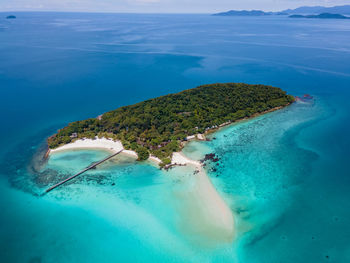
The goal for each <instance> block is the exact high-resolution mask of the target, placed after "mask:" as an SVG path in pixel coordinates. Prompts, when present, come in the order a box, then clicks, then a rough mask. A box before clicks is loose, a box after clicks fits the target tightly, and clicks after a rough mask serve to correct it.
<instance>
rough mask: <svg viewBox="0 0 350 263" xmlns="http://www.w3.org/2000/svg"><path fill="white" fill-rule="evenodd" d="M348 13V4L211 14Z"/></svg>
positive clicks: (349, 13)
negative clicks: (274, 10)
mask: <svg viewBox="0 0 350 263" xmlns="http://www.w3.org/2000/svg"><path fill="white" fill-rule="evenodd" d="M324 13H329V14H340V15H350V5H343V6H333V7H324V6H302V7H298V8H295V9H286V10H283V11H279V12H267V11H262V10H230V11H227V12H221V13H216V14H213V15H214V16H269V15H318V14H324Z"/></svg>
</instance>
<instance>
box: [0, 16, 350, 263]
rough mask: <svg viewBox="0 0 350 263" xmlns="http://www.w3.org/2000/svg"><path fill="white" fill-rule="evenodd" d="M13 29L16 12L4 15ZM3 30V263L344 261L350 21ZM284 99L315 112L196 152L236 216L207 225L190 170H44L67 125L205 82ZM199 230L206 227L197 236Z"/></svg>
mask: <svg viewBox="0 0 350 263" xmlns="http://www.w3.org/2000/svg"><path fill="white" fill-rule="evenodd" d="M0 15H1V17H6V15H7V14H6V13H2V14H1V13H0ZM16 16H17V19H15V20H11V21H9V20H6V19H2V20H1V19H0V90H1V96H0V110H1V113H2V122H1V129H0V133H1V134H0V135H1V136H0V138H1V148H0V157H1V166H0V167H1V168H0V193H1V196H0V197H1V198H0V211H1V216H0V261H1V262H6V263H7V262H31V263H34V262H42V263H46V262H64V263H67V262H241V263H256V262H259V263H260V262H262V263H264V262H266V263H275V262H276V263H277V262H283V263H289V262H290V263H292V262H293V263H296V262H337V263H338V262H341V263H342V262H344V263H346V262H349V261H350V246H349V240H350V229H349V227H348V226H349V224H350V204H349V202H348V200H350V176H349V175H350V174H349V169H348V163H349V160H350V139H349V134H350V106H349V103H348V100H349V95H350V90H349V88H350V63H349V61H350V23H349V21H334V20H311V19H310V20H307V21H305V20H295V19H288V18H286V17H283V16H271V17H213V16H209V15H141V14H84V13H21V12H19V13H17V14H16ZM216 82H246V83H252V84H253V83H261V84H268V85H274V86H278V87H280V88H282V89H284V90H286V91H288V93H289V94H293V95H303V94H306V93H308V94H311V95H312V96H313V97H314V98H313V100H311V101H309V102H306V103H302V102H297V103H294V104H293V105H291V106H289V107H286V108H284V109H282V110H279V111H276V112H272V113H268V114H265V115H262V116H259V117H257V118H254V119H250V120H246V121H242V122H239V123H237V124H234V125H230V126H227V127H225V128H222V129H220V130H219V131H218V132H216V133H213V134H211V135H210V136H209V137H210V139H211V141H207V142H191V143H189V144H188V145H186V147H185V148H184V153H185V154H186V155H187V156H188V157H190V158H192V159H195V160H199V159H201V158H203V156H204V155H205V154H206V153H216V154H217V155H218V156H219V158H220V161H219V163H218V165H217V164H213V163H209V164H208V165H207V166H206V167H205V170H206V172H207V175H208V176H209V178H210V180H211V182H212V183H213V185H214V186H215V188H216V190H217V192H218V193H219V194H220V196H221V197H222V199H223V200H224V201H225V202H226V204H227V205H228V206H229V208H230V210H231V211H232V213H233V215H234V218H235V225H234V227H235V238H234V239H233V240H222V239H220V238H218V237H217V236H216V235H215V233H214V234H213V235H208V234H207V233H206V232H205V231H204V230H203V229H201V228H200V227H198V226H200V225H201V222H202V221H203V219H202V218H201V217H200V216H198V215H196V213H194V212H193V211H196V210H195V209H196V207H195V205H197V206H198V204H193V203H191V198H190V197H191V195H190V194H189V193H190V192H191V191H192V190H193V187H195V184H196V180H195V175H193V169H192V168H191V167H177V168H175V169H172V170H170V171H168V172H166V171H162V170H159V169H158V168H157V167H156V166H155V165H154V164H152V163H151V162H142V163H139V162H136V161H135V159H134V158H132V157H128V156H126V155H118V156H117V157H116V158H114V159H111V160H109V161H108V162H106V163H104V164H102V165H101V166H99V167H98V168H97V169H94V170H90V171H88V172H87V173H86V174H84V175H82V176H80V177H79V178H77V179H76V180H74V181H72V182H71V183H68V184H67V185H65V186H64V187H60V188H58V189H56V190H54V191H52V192H50V193H49V194H47V195H44V196H40V194H41V193H43V191H44V190H45V189H46V187H47V186H48V185H51V184H52V183H53V182H56V181H58V179H59V178H65V177H67V176H69V175H72V174H74V173H75V172H77V171H79V170H81V169H83V168H85V167H86V166H87V165H89V164H91V163H92V162H95V161H98V160H100V159H102V158H104V157H106V156H107V155H108V154H109V153H108V152H106V151H102V150H77V151H66V152H60V153H56V154H54V155H52V156H51V158H50V159H49V161H48V162H47V163H42V160H40V159H39V160H38V156H39V155H38V152H39V153H40V152H42V151H44V150H45V145H44V144H45V139H46V138H47V137H48V136H50V135H51V134H53V133H55V131H56V130H57V129H59V128H61V127H63V126H65V125H66V124H67V123H68V122H71V121H75V120H79V119H86V118H90V117H96V116H98V115H99V114H101V113H103V112H106V111H109V110H112V109H115V108H117V107H119V106H123V105H128V104H132V103H136V102H138V101H142V100H145V99H148V98H153V97H157V96H161V95H164V94H168V93H175V92H179V91H181V90H184V89H189V88H193V87H196V86H198V85H201V84H206V83H216ZM198 229H201V231H199V230H198Z"/></svg>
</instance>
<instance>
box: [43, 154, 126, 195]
mask: <svg viewBox="0 0 350 263" xmlns="http://www.w3.org/2000/svg"><path fill="white" fill-rule="evenodd" d="M122 151H123V150H120V151H118V152H116V153H114V154H112V155H110V156H108V157H106V158H104V159H103V160H101V161H99V162H97V163H93V164H91V165H90V166H88V167H86V168H85V169H84V170H82V171H80V172H79V173H77V174H75V175H73V176H71V177H68V178H67V179H64V180H63V181H61V182H59V183H58V184H55V185H53V186H51V187H50V188H48V189H46V191H45V192H46V193H48V192H50V191H52V190H53V189H55V188H57V187H59V186H60V185H62V184H64V183H66V182H68V181H70V180H72V179H74V178H75V177H77V176H79V175H81V174H83V173H85V172H86V171H88V170H90V169H93V168H95V167H96V166H97V165H99V164H101V163H103V162H105V161H107V160H109V159H111V158H113V157H114V156H116V155H118V154H119V153H121V152H122Z"/></svg>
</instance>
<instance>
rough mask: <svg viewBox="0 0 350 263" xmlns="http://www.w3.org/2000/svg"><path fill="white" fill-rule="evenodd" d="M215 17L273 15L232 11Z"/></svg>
mask: <svg viewBox="0 0 350 263" xmlns="http://www.w3.org/2000/svg"><path fill="white" fill-rule="evenodd" d="M213 15H214V16H266V15H271V13H266V12H264V11H261V10H251V11H248V10H240V11H237V10H230V11H227V12H221V13H217V14H213Z"/></svg>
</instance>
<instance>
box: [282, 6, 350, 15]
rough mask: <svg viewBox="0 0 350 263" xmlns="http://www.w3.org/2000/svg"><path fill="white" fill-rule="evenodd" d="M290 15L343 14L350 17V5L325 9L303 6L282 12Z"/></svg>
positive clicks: (322, 7)
mask: <svg viewBox="0 0 350 263" xmlns="http://www.w3.org/2000/svg"><path fill="white" fill-rule="evenodd" d="M282 12H284V13H288V14H321V13H331V14H342V15H350V5H342V6H333V7H324V6H302V7H298V8H296V9H287V10H284V11H282Z"/></svg>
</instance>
